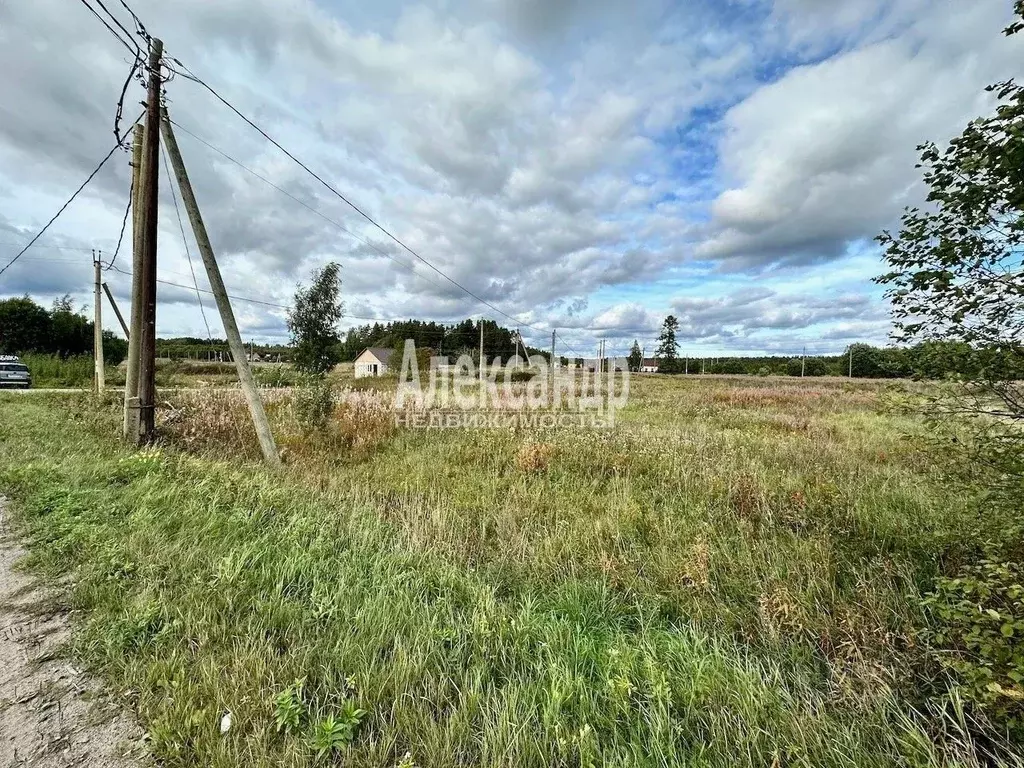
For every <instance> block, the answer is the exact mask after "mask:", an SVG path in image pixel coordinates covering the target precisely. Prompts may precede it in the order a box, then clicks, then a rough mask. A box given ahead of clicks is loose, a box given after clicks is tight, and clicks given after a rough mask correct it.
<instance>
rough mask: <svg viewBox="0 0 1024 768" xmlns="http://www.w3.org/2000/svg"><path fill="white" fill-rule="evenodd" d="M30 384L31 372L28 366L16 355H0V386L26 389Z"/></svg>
mask: <svg viewBox="0 0 1024 768" xmlns="http://www.w3.org/2000/svg"><path fill="white" fill-rule="evenodd" d="M31 386H32V374H30V373H29V372H28V367H27V366H26V365H25V364H24V363H23V362H21V360H19V359H18V358H16V357H6V356H2V355H0V387H12V388H14V389H28V388H29V387H31Z"/></svg>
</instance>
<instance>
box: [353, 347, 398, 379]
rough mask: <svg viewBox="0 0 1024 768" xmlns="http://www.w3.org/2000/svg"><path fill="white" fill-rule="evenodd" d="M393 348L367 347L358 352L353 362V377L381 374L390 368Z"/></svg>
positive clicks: (359, 377) (360, 377)
mask: <svg viewBox="0 0 1024 768" xmlns="http://www.w3.org/2000/svg"><path fill="white" fill-rule="evenodd" d="M393 354H394V350H392V349H385V348H384V347H367V348H366V349H364V350H363V351H362V352H360V353H359V357H357V358H356V362H355V377H356V378H357V379H362V378H365V377H367V376H383V375H384V374H386V373H387V372H388V371H390V370H391V368H390V363H391V356H392V355H393Z"/></svg>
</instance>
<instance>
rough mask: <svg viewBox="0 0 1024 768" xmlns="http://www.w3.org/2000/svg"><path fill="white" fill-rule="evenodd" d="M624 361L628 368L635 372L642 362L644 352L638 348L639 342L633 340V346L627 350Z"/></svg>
mask: <svg viewBox="0 0 1024 768" xmlns="http://www.w3.org/2000/svg"><path fill="white" fill-rule="evenodd" d="M626 363H627V364H628V365H629V370H630V371H632V372H633V373H636V372H637V371H639V370H640V366H641V365H643V364H644V353H643V350H641V349H640V342H639V341H634V342H633V348H632V349H630V350H629V357H627V358H626Z"/></svg>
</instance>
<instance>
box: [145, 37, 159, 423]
mask: <svg viewBox="0 0 1024 768" xmlns="http://www.w3.org/2000/svg"><path fill="white" fill-rule="evenodd" d="M163 51H164V44H163V42H162V41H160V40H159V39H157V38H155V37H154V38H153V40H152V41H151V43H150V48H149V82H148V88H147V92H146V133H145V135H144V137H143V146H142V157H143V160H142V163H143V171H144V173H143V174H142V190H141V194H140V196H139V203H140V206H139V207H140V208H141V209H142V216H143V230H142V246H143V247H142V253H143V258H144V261H143V263H142V338H141V339H140V341H141V345H140V347H139V408H140V409H141V410H140V413H139V420H140V427H139V435H140V437H139V440H140V442H141V443H149V442H152V440H153V438H154V437H155V436H156V262H157V231H158V226H157V224H158V222H157V210H158V193H159V177H160V59H161V57H162V55H163Z"/></svg>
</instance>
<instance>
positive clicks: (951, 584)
mask: <svg viewBox="0 0 1024 768" xmlns="http://www.w3.org/2000/svg"><path fill="white" fill-rule="evenodd" d="M1021 577H1022V570H1021V566H1020V565H1018V564H1016V563H1000V562H994V561H991V560H982V561H981V562H980V563H979V564H978V565H974V566H968V567H966V568H964V570H963V572H962V574H961V575H960V576H958V577H957V578H948V577H940V578H938V579H936V582H935V591H934V592H931V593H930V594H928V595H927V596H925V598H924V600H923V604H924V607H925V610H926V611H927V613H928V616H929V619H930V620H931V626H930V627H929V628H928V629H926V630H924V631H923V632H922V633H921V634H922V639H923V640H924V641H925V643H926V645H927V646H928V649H929V651H930V653H931V655H932V656H933V658H934V659H935V660H936V661H937V663H938V664H939V665H940V666H941V667H942V668H944V669H945V670H947V671H948V672H951V673H952V674H953V676H954V678H955V679H956V681H957V686H958V688H959V689H960V691H959V692H960V693H961V695H962V698H963V699H965V700H967V701H970V702H972V703H973V704H974V705H976V706H977V707H978V708H979V709H980V710H981V711H982V712H984V714H985V715H987V716H988V718H990V719H991V720H992V721H994V722H996V723H998V724H1000V725H1003V726H1005V727H1006V728H1007V729H1008V731H1009V733H1010V735H1011V738H1014V739H1020V738H1024V642H1022V640H1024V586H1022V582H1024V579H1022V578H1021Z"/></svg>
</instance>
